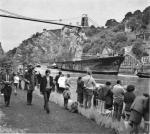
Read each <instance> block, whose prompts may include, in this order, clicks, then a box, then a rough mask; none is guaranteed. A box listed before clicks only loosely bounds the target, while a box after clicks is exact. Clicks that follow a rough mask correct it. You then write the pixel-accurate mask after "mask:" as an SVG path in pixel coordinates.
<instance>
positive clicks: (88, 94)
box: [82, 70, 96, 108]
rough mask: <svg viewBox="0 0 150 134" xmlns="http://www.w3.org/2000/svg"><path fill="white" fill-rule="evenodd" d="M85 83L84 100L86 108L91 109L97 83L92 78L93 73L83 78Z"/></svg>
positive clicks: (88, 73) (89, 72)
mask: <svg viewBox="0 0 150 134" xmlns="http://www.w3.org/2000/svg"><path fill="white" fill-rule="evenodd" d="M82 80H83V81H84V86H85V87H84V90H83V96H84V97H83V98H84V100H83V101H84V107H85V108H90V107H91V101H92V96H93V91H94V90H95V89H96V82H95V80H94V78H93V76H92V72H91V71H90V70H89V71H87V75H86V76H84V77H82Z"/></svg>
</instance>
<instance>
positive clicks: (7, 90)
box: [1, 73, 13, 95]
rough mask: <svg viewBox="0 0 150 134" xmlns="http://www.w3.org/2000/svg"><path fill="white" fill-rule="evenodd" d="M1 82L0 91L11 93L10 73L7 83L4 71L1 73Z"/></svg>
mask: <svg viewBox="0 0 150 134" xmlns="http://www.w3.org/2000/svg"><path fill="white" fill-rule="evenodd" d="M1 78H2V79H1V80H2V83H3V85H4V86H3V88H2V91H1V92H3V93H4V94H5V95H10V94H11V91H12V86H11V84H12V83H13V75H12V74H9V80H7V81H9V82H10V83H9V84H6V83H5V82H6V73H4V74H2V77H1Z"/></svg>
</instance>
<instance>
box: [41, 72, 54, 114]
mask: <svg viewBox="0 0 150 134" xmlns="http://www.w3.org/2000/svg"><path fill="white" fill-rule="evenodd" d="M50 73H51V72H50V70H46V71H45V76H44V77H43V78H42V80H41V85H40V92H41V93H42V94H43V96H44V110H46V112H47V113H49V112H50V110H49V104H48V102H49V97H50V93H51V91H52V89H53V88H54V83H53V77H52V76H50Z"/></svg>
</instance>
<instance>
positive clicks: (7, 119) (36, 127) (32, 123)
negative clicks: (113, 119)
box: [0, 90, 115, 134]
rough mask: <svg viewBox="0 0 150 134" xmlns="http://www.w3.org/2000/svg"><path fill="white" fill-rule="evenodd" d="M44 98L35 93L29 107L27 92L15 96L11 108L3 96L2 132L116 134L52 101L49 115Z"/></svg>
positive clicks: (1, 107) (20, 92)
mask: <svg viewBox="0 0 150 134" xmlns="http://www.w3.org/2000/svg"><path fill="white" fill-rule="evenodd" d="M43 101H44V100H43V98H42V96H39V95H37V94H36V93H34V94H33V105H31V106H29V105H26V91H22V90H19V91H18V94H17V96H15V95H14V94H13V93H12V96H11V104H10V107H5V106H4V101H3V96H1V95H0V133H100V134H115V132H114V130H112V129H108V128H104V127H100V126H98V125H97V124H96V123H95V122H94V121H92V120H89V119H86V118H85V117H83V116H82V115H80V114H76V113H71V112H69V111H67V110H65V109H64V108H62V107H59V106H58V105H57V104H55V103H53V102H50V103H49V105H50V114H47V113H46V112H45V111H44V109H43V103H44V102H43Z"/></svg>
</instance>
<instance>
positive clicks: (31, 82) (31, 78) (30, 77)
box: [24, 72, 37, 90]
mask: <svg viewBox="0 0 150 134" xmlns="http://www.w3.org/2000/svg"><path fill="white" fill-rule="evenodd" d="M24 80H25V83H26V84H28V90H34V87H35V86H36V84H37V78H36V76H35V74H32V73H29V72H27V73H26V74H25V76H24Z"/></svg>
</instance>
